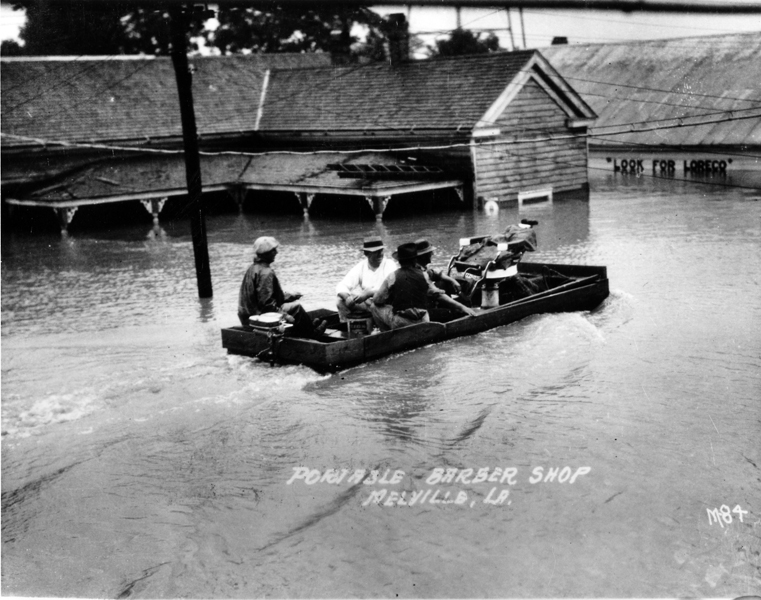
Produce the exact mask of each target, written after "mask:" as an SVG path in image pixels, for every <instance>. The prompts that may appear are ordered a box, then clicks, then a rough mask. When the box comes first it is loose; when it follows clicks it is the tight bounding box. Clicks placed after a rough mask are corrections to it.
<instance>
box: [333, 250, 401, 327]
mask: <svg viewBox="0 0 761 600" xmlns="http://www.w3.org/2000/svg"><path fill="white" fill-rule="evenodd" d="M384 248H385V246H384V245H383V240H382V239H381V238H380V237H369V238H366V239H365V241H364V244H363V246H362V251H363V252H364V253H365V258H363V259H362V260H361V261H359V262H358V263H357V264H356V265H354V266H353V267H352V268H351V270H350V271H349V272H348V273H347V274H346V276H345V277H344V278H343V279H342V280H341V282H340V283H339V284H338V285H337V286H336V294H337V295H338V298H337V300H336V307H337V308H338V315H339V317H340V319H341V321H342V322H345V321H346V319H347V317H349V316H351V317H369V316H370V307H371V305H372V303H373V296H374V295H375V292H377V291H378V288H380V285H381V283H383V280H384V279H386V277H388V276H389V275H391V273H393V272H394V271H396V270H397V269H398V268H399V265H398V264H396V261H395V260H393V259H391V258H387V257H385V256H383V250H384Z"/></svg>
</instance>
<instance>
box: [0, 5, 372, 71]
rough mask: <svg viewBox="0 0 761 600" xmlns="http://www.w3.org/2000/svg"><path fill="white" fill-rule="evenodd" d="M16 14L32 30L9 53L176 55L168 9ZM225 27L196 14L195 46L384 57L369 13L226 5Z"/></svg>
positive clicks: (37, 9) (37, 8)
mask: <svg viewBox="0 0 761 600" xmlns="http://www.w3.org/2000/svg"><path fill="white" fill-rule="evenodd" d="M146 6H150V5H146ZM157 6H158V5H157ZM13 8H14V9H17V10H20V9H25V10H26V16H27V21H26V25H24V27H22V29H21V32H20V34H19V37H20V38H21V40H22V41H23V42H24V44H23V45H22V46H19V45H18V44H14V43H8V44H4V45H3V47H2V52H3V54H7V55H18V54H25V55H68V56H80V55H102V56H107V55H114V54H168V53H169V50H170V27H169V25H170V22H169V15H168V13H167V11H166V10H160V9H151V8H145V7H136V6H135V5H134V4H129V3H127V4H121V3H120V2H118V1H109V2H102V3H96V2H82V3H74V2H71V3H69V2H66V3H63V2H56V1H54V0H17V1H16V2H15V3H14V5H13ZM217 20H218V22H219V26H218V27H216V28H211V27H209V23H208V22H207V21H206V20H205V19H204V15H202V14H194V15H193V17H192V18H191V23H190V39H191V40H193V38H196V39H202V40H203V41H204V43H205V44H206V46H208V47H211V48H216V49H217V50H218V51H219V52H220V53H222V54H232V53H240V52H316V51H336V50H338V51H339V52H340V51H343V52H344V53H345V54H346V55H347V59H348V55H349V52H350V48H352V47H353V48H354V53H355V54H364V55H367V56H376V57H377V55H378V54H379V52H378V49H379V48H380V47H381V46H382V44H381V41H380V34H379V33H378V29H377V28H378V25H379V23H381V22H382V19H381V18H380V17H379V16H378V15H376V14H375V13H373V12H371V11H369V10H367V9H365V8H362V7H345V6H335V5H322V6H320V5H318V6H315V7H314V8H309V7H305V6H296V7H294V6H286V7H281V6H274V5H271V4H266V5H262V6H261V7H256V6H252V5H251V4H250V3H245V4H241V5H240V6H234V5H230V4H225V5H223V6H221V7H220V8H219V10H218V11H217ZM355 23H359V24H363V25H365V26H367V27H368V28H369V34H368V39H367V40H366V42H365V43H359V40H357V39H356V38H355V37H353V36H352V35H351V29H352V26H353V25H354V24H355ZM190 49H191V50H198V44H197V43H195V42H191V45H190Z"/></svg>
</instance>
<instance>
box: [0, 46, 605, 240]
mask: <svg viewBox="0 0 761 600" xmlns="http://www.w3.org/2000/svg"><path fill="white" fill-rule="evenodd" d="M310 61H311V63H310ZM328 61H329V56H328V55H319V54H317V55H299V57H294V56H292V55H291V56H282V55H266V56H265V55H259V56H245V57H240V56H238V57H202V58H196V59H193V60H192V65H193V69H194V83H193V93H194V99H195V107H196V116H197V122H198V131H199V136H200V143H201V149H202V151H203V154H202V157H201V162H202V180H203V186H204V190H205V191H215V190H228V191H229V192H230V193H231V194H233V195H234V196H235V197H236V198H237V199H238V200H239V201H240V202H241V204H242V203H243V202H244V200H245V199H246V198H247V197H248V195H247V193H248V191H249V190H258V191H267V192H270V193H274V192H281V193H282V192H288V193H293V194H295V197H296V198H297V199H298V200H299V201H300V202H301V205H302V207H303V209H304V211H305V212H306V211H308V210H309V208H310V205H311V203H312V201H313V200H314V198H315V197H316V196H318V195H320V196H328V197H330V198H331V201H336V202H340V201H342V199H344V200H345V199H347V198H351V197H355V198H362V199H364V200H366V201H367V202H368V204H369V206H371V207H372V209H373V211H374V213H375V215H376V216H377V217H378V218H380V217H381V215H382V214H383V212H384V210H385V208H386V206H387V205H388V204H389V202H390V201H391V200H392V198H393V199H394V202H396V201H397V200H396V199H397V198H399V199H400V200H399V201H402V199H403V198H404V197H405V196H407V195H410V194H420V193H431V192H433V191H434V190H442V189H444V190H446V189H451V190H454V191H455V192H457V197H459V198H460V199H461V200H463V201H466V202H469V201H471V200H472V199H473V198H475V197H478V196H482V197H485V198H496V199H497V200H499V201H523V200H525V199H530V198H537V197H546V198H552V197H553V196H557V195H558V194H561V195H562V194H566V193H578V192H582V193H586V192H587V190H588V183H587V176H586V172H587V144H586V130H587V127H588V126H589V125H590V124H591V123H592V121H593V119H594V118H595V114H594V112H593V111H592V110H591V109H590V107H589V106H588V105H587V103H586V102H585V101H584V100H583V99H582V98H581V97H580V96H579V95H578V93H576V92H575V91H574V90H573V88H572V87H571V86H570V85H569V84H568V83H567V82H566V81H565V80H564V79H563V78H562V77H561V76H560V75H559V74H558V72H557V71H556V70H555V69H554V68H553V67H552V66H551V65H550V64H549V62H547V60H545V59H544V57H543V56H542V55H541V54H540V53H539V52H535V51H519V52H510V53H507V52H505V53H495V54H488V55H478V56H469V57H458V58H448V59H437V60H427V61H401V62H397V63H395V64H385V63H382V64H379V63H373V64H366V65H350V66H330V65H328ZM2 86H3V94H2V111H3V119H2V134H3V135H2V146H1V147H2V160H3V163H2V186H3V199H4V201H5V202H6V203H9V204H13V205H26V206H46V207H52V208H55V209H56V210H57V211H58V214H59V216H60V217H61V225H62V227H64V228H65V227H66V226H67V225H68V223H69V222H70V221H71V218H72V217H73V215H74V211H75V210H76V209H77V208H79V207H83V206H90V205H93V204H104V203H113V202H125V201H141V202H143V204H144V205H145V206H146V208H147V209H148V210H149V211H151V212H152V213H153V214H154V217H156V218H157V217H158V213H159V211H160V210H161V207H162V206H163V202H165V201H166V199H167V198H171V197H174V196H178V197H181V196H184V195H185V194H186V188H185V183H184V165H183V159H182V154H181V152H180V148H181V129H180V120H179V110H178V108H177V106H178V105H177V99H176V96H177V92H176V88H175V82H174V76H173V73H172V66H171V62H170V61H169V60H168V59H162V58H152V59H149V58H132V59H124V60H114V59H72V60H61V59H57V60H53V59H50V60H46V59H28V60H24V59H13V60H8V59H5V60H3V65H2Z"/></svg>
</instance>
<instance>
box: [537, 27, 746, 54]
mask: <svg viewBox="0 0 761 600" xmlns="http://www.w3.org/2000/svg"><path fill="white" fill-rule="evenodd" d="M746 36H748V37H749V36H761V32H760V31H736V32H731V33H710V34H708V33H707V34H702V35H689V36H684V37H674V38H653V39H647V40H621V41H619V42H590V43H588V44H556V45H550V46H543V47H542V48H538V50H540V51H541V50H547V49H549V48H569V47H574V48H589V47H594V46H630V45H642V44H655V43H661V42H662V43H669V42H673V43H679V42H684V41H687V40H701V39H706V38H720V37H722V38H729V37H746Z"/></svg>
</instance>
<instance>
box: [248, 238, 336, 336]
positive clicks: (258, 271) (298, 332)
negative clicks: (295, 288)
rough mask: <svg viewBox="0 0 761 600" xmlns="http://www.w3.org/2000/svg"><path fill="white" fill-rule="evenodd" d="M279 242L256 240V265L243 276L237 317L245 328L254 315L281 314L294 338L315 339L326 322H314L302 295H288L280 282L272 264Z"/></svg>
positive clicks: (271, 239) (273, 239) (264, 239)
mask: <svg viewBox="0 0 761 600" xmlns="http://www.w3.org/2000/svg"><path fill="white" fill-rule="evenodd" d="M279 245H280V243H279V242H278V241H277V240H276V239H275V238H274V237H269V236H264V237H260V238H257V239H256V241H254V255H255V256H254V264H252V265H251V266H250V267H249V268H248V270H247V271H246V274H245V275H244V276H243V283H241V286H240V293H239V294H238V318H239V319H240V322H241V323H242V324H243V325H244V326H245V325H248V318H249V317H250V316H251V315H260V314H263V313H268V312H279V313H282V314H284V315H285V320H286V321H287V322H288V323H291V324H293V328H292V329H291V335H294V336H297V337H309V338H316V337H319V336H320V335H322V334H323V333H324V332H325V327H326V325H327V323H326V322H325V321H322V322H320V320H319V319H315V320H314V321H312V320H311V319H310V318H309V315H308V314H307V312H306V311H305V310H304V307H303V306H301V303H299V302H298V299H299V298H301V296H302V294H299V293H293V294H291V293H287V292H284V291H283V288H281V287H280V281H279V280H278V278H277V275H275V271H274V270H273V269H272V267H271V266H270V265H272V263H273V262H274V261H275V257H276V256H277V248H278V246H279Z"/></svg>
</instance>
